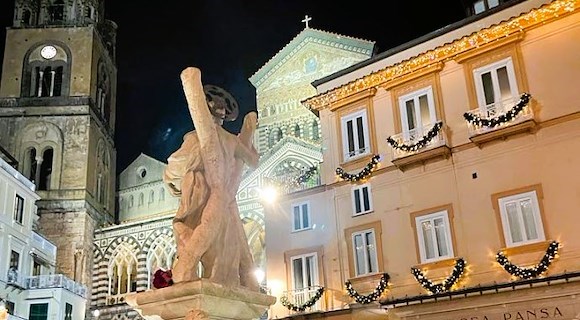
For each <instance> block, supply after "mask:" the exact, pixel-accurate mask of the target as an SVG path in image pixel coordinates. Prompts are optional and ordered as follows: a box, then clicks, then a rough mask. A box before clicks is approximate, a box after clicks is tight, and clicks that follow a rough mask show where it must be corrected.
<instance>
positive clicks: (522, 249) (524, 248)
mask: <svg viewBox="0 0 580 320" xmlns="http://www.w3.org/2000/svg"><path fill="white" fill-rule="evenodd" d="M551 242H552V240H542V241H538V242H534V243H527V244H523V245H516V246H512V247H506V248H502V249H499V251H501V252H503V253H504V254H505V255H507V256H510V255H517V254H524V253H531V252H544V251H546V248H548V246H549V245H550V243H551Z"/></svg>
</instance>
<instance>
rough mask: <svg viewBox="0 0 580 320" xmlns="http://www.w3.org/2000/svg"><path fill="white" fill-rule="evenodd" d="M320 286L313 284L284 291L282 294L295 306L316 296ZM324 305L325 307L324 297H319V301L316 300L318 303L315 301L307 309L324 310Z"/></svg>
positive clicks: (312, 310)
mask: <svg viewBox="0 0 580 320" xmlns="http://www.w3.org/2000/svg"><path fill="white" fill-rule="evenodd" d="M320 288H321V287H320V286H311V287H305V288H302V289H296V290H288V291H284V292H283V293H282V294H283V295H284V296H285V297H286V298H287V299H288V302H290V303H291V304H293V305H295V306H302V305H304V304H305V303H306V302H308V301H309V300H310V299H311V298H312V297H314V296H316V294H317V293H318V290H319V289H320ZM324 307H325V306H324V299H323V298H322V297H321V298H320V299H318V301H316V303H314V305H312V306H311V307H310V308H308V309H307V310H308V311H309V312H314V311H323V310H324Z"/></svg>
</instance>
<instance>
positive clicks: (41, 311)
mask: <svg viewBox="0 0 580 320" xmlns="http://www.w3.org/2000/svg"><path fill="white" fill-rule="evenodd" d="M28 319H29V320H46V319H48V303H34V304H31V305H30V314H29V316H28Z"/></svg>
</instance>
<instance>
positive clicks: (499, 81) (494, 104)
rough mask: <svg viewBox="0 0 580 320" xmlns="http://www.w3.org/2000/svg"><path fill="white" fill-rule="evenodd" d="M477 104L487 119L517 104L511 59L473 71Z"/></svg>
mask: <svg viewBox="0 0 580 320" xmlns="http://www.w3.org/2000/svg"><path fill="white" fill-rule="evenodd" d="M473 74H474V80H475V89H476V93H477V102H478V105H479V108H480V110H481V113H482V115H484V116H485V117H487V118H492V117H495V116H498V115H500V114H502V113H505V112H506V111H508V110H509V109H510V108H511V107H513V106H514V105H515V103H517V101H518V99H519V91H518V86H517V81H516V74H515V71H514V66H513V62H512V58H511V57H508V58H505V59H503V60H500V61H497V62H495V63H492V64H489V65H486V66H483V67H480V68H477V69H474V70H473Z"/></svg>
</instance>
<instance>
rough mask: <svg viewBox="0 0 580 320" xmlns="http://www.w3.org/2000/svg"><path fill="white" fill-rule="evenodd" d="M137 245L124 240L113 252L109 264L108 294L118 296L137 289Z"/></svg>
mask: <svg viewBox="0 0 580 320" xmlns="http://www.w3.org/2000/svg"><path fill="white" fill-rule="evenodd" d="M135 249H136V248H135V246H134V245H131V244H130V243H128V242H122V243H120V244H119V245H117V247H116V248H115V249H114V250H113V251H112V252H111V256H110V259H109V262H108V266H107V276H108V279H109V286H108V295H109V296H118V295H124V294H126V293H129V292H136V291H137V271H138V270H137V256H136V252H138V251H137V250H135Z"/></svg>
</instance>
